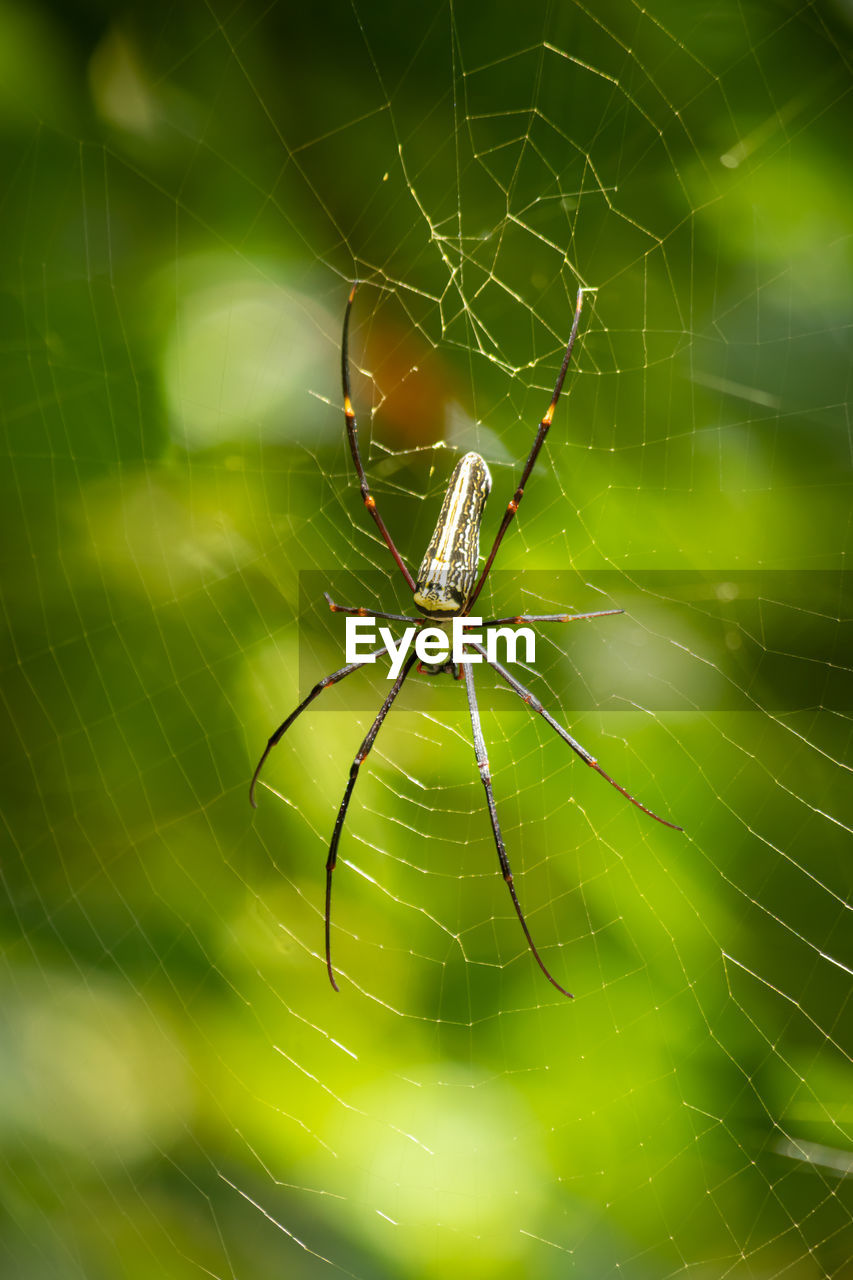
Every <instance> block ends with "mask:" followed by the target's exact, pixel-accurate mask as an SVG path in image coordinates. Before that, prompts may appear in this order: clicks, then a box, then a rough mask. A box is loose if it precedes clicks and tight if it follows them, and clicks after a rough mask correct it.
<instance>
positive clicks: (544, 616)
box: [377, 609, 625, 627]
mask: <svg viewBox="0 0 853 1280" xmlns="http://www.w3.org/2000/svg"><path fill="white" fill-rule="evenodd" d="M624 612H625V610H624V609H599V610H598V611H597V612H596V613H517V614H515V615H514V616H513V617H512V618H489V619H488V621H486V622H484V623H483V626H484V627H501V626H504V625H505V624H506V623H513V624H515V623H517V622H584V621H586V619H587V618H610V617H612V616H613V615H614V614H616V613H624ZM382 616H387V615H382V614H377V617H382ZM401 621H402V619H401ZM406 621H409V619H406Z"/></svg>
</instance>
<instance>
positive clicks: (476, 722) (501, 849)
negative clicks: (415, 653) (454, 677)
mask: <svg viewBox="0 0 853 1280" xmlns="http://www.w3.org/2000/svg"><path fill="white" fill-rule="evenodd" d="M463 666H464V671H465V688H466V690H467V693H468V709H469V711H470V712H471V732H472V734H473V736H474V754H475V756H476V757H477V767H478V769H479V770H480V777H481V779H482V782H483V787H484V788H485V791H486V804H487V805H488V809H489V818H490V819H491V823H492V832H493V834H494V837H495V847H496V848H497V851H498V859H499V861H500V864H501V872H502V874H503V878H504V880H505V881H506V884H507V888H508V889H509V892H510V897H511V898H512V905H513V906H514V907H515V911H516V915H517V916H518V918H519V920H520V921H521V927H522V929H523V930H524V936H525V938H526V939H527V942H528V945H529V947H530V950H531V951H532V952H533V955H534V958H535V960H536V963H537V964H538V965H539V968H540V969H541V970H542V972H543V973H544V974H545V977H546V978H547V979H548V981H549V982H550V983H551V984H552V986H555V987H556V988H557V990H558V991H560V992H562V994H563V995H564V996H568V998H569V999H570V1000H571V999H573V996H572V993H571V992H570V991H567V990H566V988H565V987H561V986H560V984H559V982H558V981H557V980H556V978H552V977H551V974H550V973H549V972H548V970H547V969H546V968H545V965H544V963H543V961H542V957H541V956H540V954H539V952H538V951H537V950H536V944H535V943H534V941H533V939H532V937H531V936H530V930H529V929H528V927H527V921H526V920H525V919H524V913H523V912H522V910H521V904H520V903H519V901H518V897H517V895H516V892H515V885H514V884H513V882H512V870H511V869H510V865H509V858H508V857H507V854H506V846H505V845H504V841H503V836H502V835H501V827H500V823H499V822H498V811H497V807H496V805H495V795H494V792H493V790H492V777H491V774H490V773H489V757H488V755H487V754H486V744H485V742H484V741H483V730H482V728H481V726H480V711H479V708H478V706H477V694H476V692H475V690H474V669H473V667H472V666H471V663H470V662H466V663H464V664H463Z"/></svg>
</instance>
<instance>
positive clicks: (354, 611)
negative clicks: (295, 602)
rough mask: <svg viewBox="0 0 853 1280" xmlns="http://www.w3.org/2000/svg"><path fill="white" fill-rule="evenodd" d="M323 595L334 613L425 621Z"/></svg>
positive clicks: (398, 620) (394, 619)
mask: <svg viewBox="0 0 853 1280" xmlns="http://www.w3.org/2000/svg"><path fill="white" fill-rule="evenodd" d="M323 595H324V596H325V597H326V604H327V605H328V606H329V608H330V609H331V611H332V613H348V614H349V615H350V616H351V617H354V618H390V619H391V621H392V622H419V623H422V622H423V621H424V620H423V618H422V617H417V618H411V617H409V616H408V614H405V613H379V612H377V610H376V609H365V608H364V606H363V605H358V606H353V605H349V604H336V603H335V601H334V600H333V599H332V597H331V596H330V595H329V593H328V591H324V592H323ZM620 612H621V610H620Z"/></svg>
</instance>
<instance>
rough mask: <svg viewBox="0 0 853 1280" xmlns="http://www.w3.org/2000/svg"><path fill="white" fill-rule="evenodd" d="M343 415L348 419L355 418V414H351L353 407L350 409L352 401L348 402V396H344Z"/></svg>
mask: <svg viewBox="0 0 853 1280" xmlns="http://www.w3.org/2000/svg"><path fill="white" fill-rule="evenodd" d="M344 413H345V414H346V415H347V417H348V418H354V417H355V414H354V412H353V407H352V400H350V398H349V396H344Z"/></svg>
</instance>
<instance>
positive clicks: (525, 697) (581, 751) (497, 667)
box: [466, 640, 684, 831]
mask: <svg viewBox="0 0 853 1280" xmlns="http://www.w3.org/2000/svg"><path fill="white" fill-rule="evenodd" d="M466 643H467V644H469V645H470V646H471V648H472V649H474V650H475V651H476V652H477V653H479V654H482V656H483V658H484V660H485V661H486V662H488V664H489V666H490V667H491V668H492V670H493V671H497V673H498V675H499V676H500V677H501V679H502V680H505V681H506V682H507V684H508V685H509V687H510V689H512V690H513V692H514V693H517V694H518V696H519V698H521V700H522V702H526V703H527V705H528V706H529V707H530V709H531V711H535V712H536V713H537V715H540V716H541V717H542V719H543V720H544V721H545V722H546V724H549V725H550V726H551V728H552V729H553V730H554V732H555V733H558V734H559V735H560V737H561V738H562V739H563V741H564V742H567V743H568V744H569V746H570V747H571V749H572V751H574V752H576V753H577V755H579V756H580V758H581V760H583V762H584V764H588V765H589V767H590V768H591V769H595V771H596V773H600V774H601V776H602V778H604V779H605V780H606V781H607V782H609V783H610V785H611V787H615V788H616V790H617V791H621V793H622V795H623V796H624V797H625V799H626V800H630V801H631V804H635V805H636V806H637V808H638V809H642V811H643V813H647V814H648V815H649V817H650V818H654V820H655V822H660V823H662V824H663V826H665V827H672V829H673V831H683V830H684V828H683V827H679V826H678V824H677V823H675V822H669V821H668V820H667V819H666V818H661V817H660V816H659V815H658V814H657V813H655V812H654V811H653V810H652V809H647V808H646V806H645V805H644V804H641V803H640V801H639V800H636V799H635V798H634V796H632V795H631V793H630V791H626V790H625V788H624V787H622V786H620V785H619V783H618V782H617V781H616V780H615V778H611V776H610V774H609V773H605V771H604V770H603V769H602V767H601V765H600V764H599V763H598V761H597V760H596V759H595V758H594V757H593V756H591V755H590V754H589V752H588V751H587V750H586V748H585V747H582V746H581V744H580V743H579V742H578V741H577V739H576V738H573V737H572V735H571V734H570V733H567V732H566V730H565V729H564V728H563V726H562V725H561V724H558V723H557V721H556V720H555V719H554V717H553V716H552V715H551V714H550V713H549V712H547V711H546V710H545V708H544V707H543V706H542V703H541V702H540V701H539V699H538V698H536V697H534V695H533V694H532V693H531V692H530V690H529V689H526V688H525V687H524V685H523V684H521V683H520V681H518V680H516V678H515V676H512V675H510V673H509V672H508V671H507V669H506V667H502V666H501V664H500V663H499V662H495V661H493V660H492V659H490V658H488V657H487V656H486V651H485V649H483V648H482V647H481V646H480V645H478V644H474V643H473V642H472V641H471V640H468V641H466ZM466 670H467V668H466Z"/></svg>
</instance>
